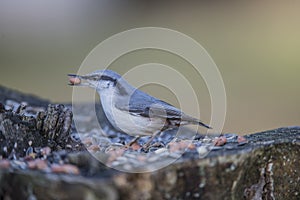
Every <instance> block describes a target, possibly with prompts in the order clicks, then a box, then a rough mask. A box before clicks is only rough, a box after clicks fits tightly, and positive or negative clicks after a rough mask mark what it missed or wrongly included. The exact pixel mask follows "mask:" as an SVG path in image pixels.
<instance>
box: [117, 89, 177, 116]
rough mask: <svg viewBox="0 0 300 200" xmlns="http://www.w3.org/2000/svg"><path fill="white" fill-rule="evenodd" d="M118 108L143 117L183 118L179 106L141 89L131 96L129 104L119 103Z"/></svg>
mask: <svg viewBox="0 0 300 200" xmlns="http://www.w3.org/2000/svg"><path fill="white" fill-rule="evenodd" d="M116 107H117V108H119V109H120V110H123V111H127V112H129V113H130V114H132V115H140V116H143V117H153V116H155V117H161V118H166V119H181V116H182V114H183V113H182V112H181V110H179V109H178V108H176V107H174V106H172V105H171V104H168V103H167V102H164V101H162V100H159V99H157V98H154V97H152V96H150V95H148V94H146V93H144V92H142V91H140V90H136V91H135V92H134V93H133V94H132V95H131V97H130V100H129V103H128V105H124V104H122V103H121V104H119V105H116Z"/></svg>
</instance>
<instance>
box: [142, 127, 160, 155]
mask: <svg viewBox="0 0 300 200" xmlns="http://www.w3.org/2000/svg"><path fill="white" fill-rule="evenodd" d="M159 133H160V131H156V132H155V133H153V135H152V136H151V138H150V139H149V140H148V141H147V142H146V144H144V145H143V149H144V150H146V151H147V150H148V149H149V147H150V144H151V142H152V141H153V139H154V138H155V136H157V135H158V134H159Z"/></svg>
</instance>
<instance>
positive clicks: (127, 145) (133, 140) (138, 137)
mask: <svg viewBox="0 0 300 200" xmlns="http://www.w3.org/2000/svg"><path fill="white" fill-rule="evenodd" d="M140 137H141V136H135V138H133V139H132V140H131V141H130V142H129V143H128V144H126V145H125V146H126V147H130V146H131V145H133V143H135V142H136V141H137V140H138V139H140Z"/></svg>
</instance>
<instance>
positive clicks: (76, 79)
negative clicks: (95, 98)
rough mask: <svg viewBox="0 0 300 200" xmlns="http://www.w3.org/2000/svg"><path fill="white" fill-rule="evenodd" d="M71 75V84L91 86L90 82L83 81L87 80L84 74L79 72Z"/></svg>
mask: <svg viewBox="0 0 300 200" xmlns="http://www.w3.org/2000/svg"><path fill="white" fill-rule="evenodd" d="M68 76H69V85H71V86H89V83H87V82H83V81H84V80H85V78H84V76H80V75H77V74H68Z"/></svg>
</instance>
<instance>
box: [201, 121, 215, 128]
mask: <svg viewBox="0 0 300 200" xmlns="http://www.w3.org/2000/svg"><path fill="white" fill-rule="evenodd" d="M198 124H199V126H204V127H205V128H209V129H212V127H210V126H208V125H207V124H204V123H203V122H201V121H198Z"/></svg>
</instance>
